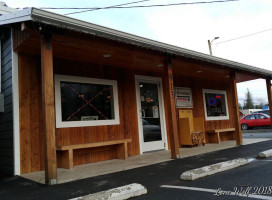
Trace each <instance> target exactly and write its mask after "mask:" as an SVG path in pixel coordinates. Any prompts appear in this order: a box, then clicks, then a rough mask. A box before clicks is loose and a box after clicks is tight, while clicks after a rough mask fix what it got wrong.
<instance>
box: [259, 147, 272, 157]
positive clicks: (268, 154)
mask: <svg viewBox="0 0 272 200" xmlns="http://www.w3.org/2000/svg"><path fill="white" fill-rule="evenodd" d="M271 156H272V149H270V150H267V151H262V152H260V153H259V154H258V156H257V157H258V158H268V157H271Z"/></svg>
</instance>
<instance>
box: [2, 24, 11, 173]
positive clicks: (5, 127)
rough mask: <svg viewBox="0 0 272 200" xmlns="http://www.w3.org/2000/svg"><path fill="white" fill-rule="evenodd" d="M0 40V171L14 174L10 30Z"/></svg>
mask: <svg viewBox="0 0 272 200" xmlns="http://www.w3.org/2000/svg"><path fill="white" fill-rule="evenodd" d="M2 31H5V34H4V35H5V38H4V39H2V40H1V52H0V53H1V66H0V67H1V69H0V70H1V88H0V92H1V93H2V94H4V113H0V172H2V173H6V174H9V175H13V174H14V163H13V103H12V44H11V33H10V30H3V29H2Z"/></svg>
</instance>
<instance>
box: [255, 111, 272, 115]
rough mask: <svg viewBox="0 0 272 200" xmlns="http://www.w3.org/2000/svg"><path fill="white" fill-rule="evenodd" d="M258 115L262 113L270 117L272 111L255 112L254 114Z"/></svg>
mask: <svg viewBox="0 0 272 200" xmlns="http://www.w3.org/2000/svg"><path fill="white" fill-rule="evenodd" d="M256 113H262V114H266V115H269V116H270V111H269V110H261V111H256V112H254V113H253V114H256Z"/></svg>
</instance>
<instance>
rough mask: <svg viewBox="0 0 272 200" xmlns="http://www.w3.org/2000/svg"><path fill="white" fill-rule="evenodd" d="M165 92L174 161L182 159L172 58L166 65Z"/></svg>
mask: <svg viewBox="0 0 272 200" xmlns="http://www.w3.org/2000/svg"><path fill="white" fill-rule="evenodd" d="M164 82H165V84H164V85H165V88H164V89H165V90H166V91H167V95H166V103H167V105H168V106H167V108H168V111H167V113H168V125H169V136H170V145H171V157H172V158H173V159H177V158H180V155H179V140H178V126H177V116H176V105H175V95H174V83H173V70H172V65H171V58H170V57H169V60H168V62H167V63H166V64H165V78H164Z"/></svg>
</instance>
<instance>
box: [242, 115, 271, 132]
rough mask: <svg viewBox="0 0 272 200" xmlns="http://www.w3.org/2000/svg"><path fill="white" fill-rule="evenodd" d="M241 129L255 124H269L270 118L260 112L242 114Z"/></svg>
mask: <svg viewBox="0 0 272 200" xmlns="http://www.w3.org/2000/svg"><path fill="white" fill-rule="evenodd" d="M240 124H241V128H242V130H247V129H248V128H252V127H256V126H270V125H271V120H270V116H269V115H266V114H262V113H258V114H250V115H246V116H244V117H243V118H242V119H241V120H240Z"/></svg>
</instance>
